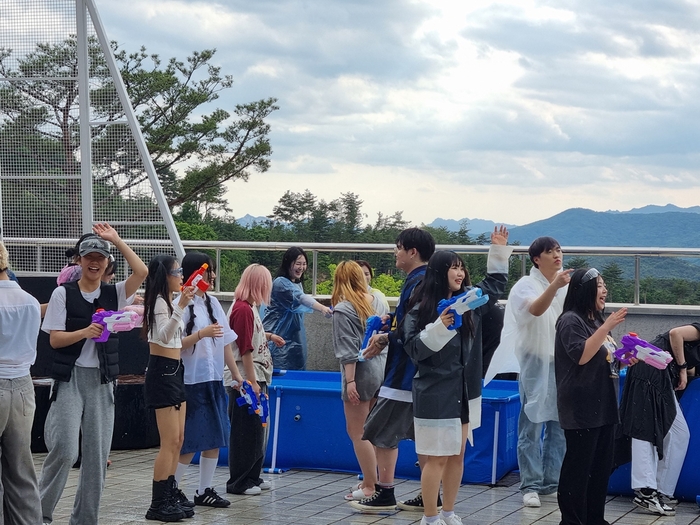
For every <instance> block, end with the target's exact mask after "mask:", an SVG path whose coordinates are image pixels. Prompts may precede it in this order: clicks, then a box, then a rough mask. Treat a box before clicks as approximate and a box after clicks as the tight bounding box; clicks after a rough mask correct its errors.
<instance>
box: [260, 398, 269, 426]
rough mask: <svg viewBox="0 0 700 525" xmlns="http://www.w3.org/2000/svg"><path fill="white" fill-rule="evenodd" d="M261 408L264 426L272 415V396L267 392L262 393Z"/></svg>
mask: <svg viewBox="0 0 700 525" xmlns="http://www.w3.org/2000/svg"><path fill="white" fill-rule="evenodd" d="M260 408H261V409H262V412H261V413H260V419H261V420H262V426H264V427H266V426H267V420H268V418H269V417H270V398H269V397H267V394H264V393H262V392H261V393H260Z"/></svg>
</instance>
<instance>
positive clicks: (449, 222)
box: [427, 217, 515, 236]
mask: <svg viewBox="0 0 700 525" xmlns="http://www.w3.org/2000/svg"><path fill="white" fill-rule="evenodd" d="M462 221H467V223H468V224H467V228H468V229H469V233H470V235H472V236H478V235H479V234H481V233H490V232H492V231H493V228H494V227H495V226H496V225H497V224H498V225H500V224H502V223H500V222H499V223H496V222H493V221H488V220H485V219H468V218H466V217H465V218H464V219H459V220H455V219H441V218H440V217H438V218H437V219H435V220H434V221H433V222H431V223H430V224H428V225H427V226H430V227H431V228H441V227H445V228H446V229H447V230H448V231H451V232H456V231H458V230H459V227H460V223H461V222H462ZM505 226H506V227H507V228H508V229H510V228H514V227H515V226H514V225H512V224H506V225H505Z"/></svg>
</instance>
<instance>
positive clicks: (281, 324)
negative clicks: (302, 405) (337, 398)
mask: <svg viewBox="0 0 700 525" xmlns="http://www.w3.org/2000/svg"><path fill="white" fill-rule="evenodd" d="M307 266H308V259H307V257H306V252H305V251H304V250H303V249H301V248H298V247H296V246H292V247H291V248H289V249H288V250H287V251H286V252H284V256H283V257H282V264H280V267H279V270H278V271H277V277H276V278H275V280H274V281H273V283H272V296H271V299H270V306H268V307H267V309H266V310H265V313H264V315H263V326H264V327H265V331H266V332H269V333H273V334H277V335H279V336H280V337H281V338H282V339H284V341H285V343H284V345H282V346H281V347H278V346H277V345H275V344H274V343H273V342H271V341H270V342H268V347H269V349H270V353H271V354H272V362H273V364H274V367H275V368H282V369H285V370H306V330H304V314H306V313H311V312H314V311H316V312H320V313H322V314H324V315H325V316H326V317H330V316H331V313H332V311H331V309H330V308H328V307H327V306H324V305H322V304H321V303H319V302H318V301H316V300H315V299H314V298H313V297H312V296H311V295H309V294H305V293H304V287H303V282H304V273H305V272H306V268H307Z"/></svg>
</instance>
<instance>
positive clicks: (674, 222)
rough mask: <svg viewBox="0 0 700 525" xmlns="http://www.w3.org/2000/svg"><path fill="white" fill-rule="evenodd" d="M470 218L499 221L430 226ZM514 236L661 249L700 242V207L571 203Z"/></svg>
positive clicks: (472, 228)
mask: <svg viewBox="0 0 700 525" xmlns="http://www.w3.org/2000/svg"><path fill="white" fill-rule="evenodd" d="M266 219H267V218H266V217H264V216H260V217H255V216H252V215H250V214H247V215H245V216H243V217H241V218H239V219H237V222H238V223H239V224H240V225H241V226H245V227H248V226H250V225H252V224H253V222H258V223H262V222H264V221H265V220H266ZM462 221H467V227H468V229H469V233H470V235H472V236H477V235H479V234H481V233H488V232H491V231H493V228H494V226H496V225H497V224H501V223H497V222H495V221H490V220H485V219H469V218H466V217H465V218H463V219H443V218H437V219H435V220H434V221H433V222H431V223H430V224H428V225H427V226H431V227H433V228H441V227H444V228H446V229H447V230H449V231H457V230H459V228H460V223H461V222H462ZM506 226H507V227H508V229H509V230H510V240H511V241H512V242H516V241H517V242H519V243H520V244H523V245H527V244H530V243H531V242H532V241H533V240H534V239H535V238H537V237H539V236H541V235H549V236H552V237H554V238H556V239H557V240H558V241H559V242H560V243H561V245H562V246H647V247H648V246H653V247H661V248H695V247H700V206H692V207H689V208H680V207H678V206H675V205H673V204H667V205H666V206H656V205H649V206H643V207H641V208H633V209H631V210H627V211H618V210H609V211H603V212H600V211H593V210H588V209H585V208H571V209H568V210H565V211H563V212H561V213H558V214H556V215H554V216H552V217H549V218H548V219H542V220H540V221H536V222H532V223H530V224H525V225H521V226H516V225H513V224H506Z"/></svg>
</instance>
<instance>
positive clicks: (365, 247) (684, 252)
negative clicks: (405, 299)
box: [4, 237, 700, 305]
mask: <svg viewBox="0 0 700 525" xmlns="http://www.w3.org/2000/svg"><path fill="white" fill-rule="evenodd" d="M4 242H5V244H6V246H7V247H8V249H10V248H11V247H12V246H25V247H26V246H35V247H36V250H37V256H36V261H37V270H36V271H35V272H23V273H19V272H18V274H19V275H20V276H21V275H23V274H24V275H56V272H47V271H42V270H41V268H42V264H41V261H42V248H43V247H48V246H51V247H56V246H60V247H62V246H65V247H70V246H74V245H75V242H76V239H23V238H18V237H5V239H4ZM126 243H127V244H129V245H130V246H134V247H136V246H145V247H153V248H156V247H159V246H162V247H164V248H169V249H170V250H172V243H170V242H169V241H164V240H163V241H161V240H150V239H149V240H141V239H133V240H132V239H127V240H126ZM182 244H183V245H184V247H185V249H186V250H192V249H198V250H213V251H214V252H215V254H216V255H215V258H216V266H217V268H218V267H220V266H221V264H220V263H221V252H222V251H224V250H253V251H256V250H257V251H285V250H287V249H288V248H291V247H292V246H298V247H300V248H303V249H304V250H305V251H306V252H309V253H311V257H312V262H311V273H312V281H311V282H312V285H311V293H312V294H313V295H316V284H317V282H318V252H353V253H354V252H359V253H393V251H394V247H395V246H394V245H393V244H363V243H311V242H250V241H192V240H189V241H188V240H183V241H182ZM513 248H514V249H513V255H515V256H517V257H519V258H520V261H521V274H523V275H524V274H525V272H526V263H527V260H528V254H527V250H528V247H527V246H514V247H513ZM436 249H438V250H452V251H455V252H457V253H464V254H469V255H477V254H483V255H485V254H487V253H488V249H489V247H488V245H458V244H439V245H437V246H436ZM562 251H563V252H564V253H565V255H566V256H571V255H575V256H585V255H589V256H607V257H634V304H635V305H638V304H639V283H640V279H641V277H640V273H641V259H642V258H643V257H694V258H700V248H640V247H619V246H617V247H610V246H564V247H562ZM216 291H217V292H218V291H220V281H219V276H217V278H216Z"/></svg>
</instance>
